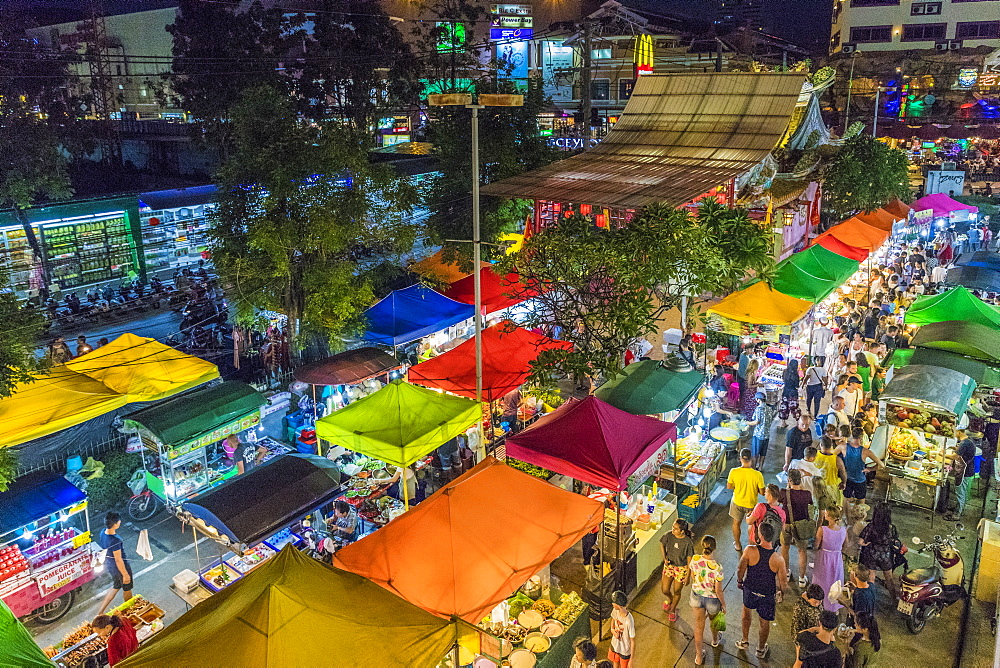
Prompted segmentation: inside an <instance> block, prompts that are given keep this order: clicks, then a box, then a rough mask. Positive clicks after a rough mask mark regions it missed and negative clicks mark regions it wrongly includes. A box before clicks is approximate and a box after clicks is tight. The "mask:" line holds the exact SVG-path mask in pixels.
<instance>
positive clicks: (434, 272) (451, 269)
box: [410, 251, 490, 285]
mask: <svg viewBox="0 0 1000 668" xmlns="http://www.w3.org/2000/svg"><path fill="white" fill-rule="evenodd" d="M479 266H480V267H488V266H490V264H489V262H480V263H479ZM410 271H412V272H413V273H415V274H418V275H420V276H423V277H424V278H426V279H429V280H431V281H437V282H440V283H446V284H449V285H450V284H451V283H454V282H455V281H458V280H461V279H463V278H465V277H466V276H471V275H472V272H471V271H462V268H461V267H460V266H459V265H458V263H455V262H447V261H445V259H444V251H438V252H437V253H434V255H431V256H429V257H425V258H424V259H423V260H420V261H419V262H414V263H413V264H411V265H410Z"/></svg>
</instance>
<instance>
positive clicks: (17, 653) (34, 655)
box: [0, 601, 56, 668]
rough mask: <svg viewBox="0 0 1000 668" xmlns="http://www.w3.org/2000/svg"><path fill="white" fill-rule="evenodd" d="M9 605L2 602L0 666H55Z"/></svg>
mask: <svg viewBox="0 0 1000 668" xmlns="http://www.w3.org/2000/svg"><path fill="white" fill-rule="evenodd" d="M55 665H56V664H54V663H53V662H52V661H50V660H49V658H48V657H47V656H45V652H43V651H42V650H41V649H40V648H39V647H38V645H36V644H35V641H34V640H33V639H32V638H31V634H30V633H28V629H26V628H24V624H22V623H21V622H20V621H19V620H18V619H17V617H15V616H14V613H13V612H11V611H10V608H8V607H7V605H6V604H5V603H4V602H3V601H0V666H18V668H21V667H22V666H23V667H24V668H34V667H35V666H45V668H51V667H52V666H55Z"/></svg>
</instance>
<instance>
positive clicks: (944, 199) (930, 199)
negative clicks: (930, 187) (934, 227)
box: [910, 193, 979, 218]
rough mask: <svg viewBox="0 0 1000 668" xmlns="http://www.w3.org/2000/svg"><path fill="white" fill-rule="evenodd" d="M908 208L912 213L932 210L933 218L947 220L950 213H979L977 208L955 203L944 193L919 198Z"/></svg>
mask: <svg viewBox="0 0 1000 668" xmlns="http://www.w3.org/2000/svg"><path fill="white" fill-rule="evenodd" d="M910 208H911V209H913V210H914V211H926V210H927V209H933V211H934V217H935V218H947V217H948V214H949V213H951V212H952V211H962V210H966V211H968V212H969V213H976V212H977V211H979V207H978V206H972V205H971V204H962V203H961V202H956V201H955V200H953V199H952V198H950V197H948V196H947V195H945V194H944V193H934V194H933V195H926V196H924V197H921V198H920V199H918V200H917V201H916V202H914V203H913V204H911V205H910Z"/></svg>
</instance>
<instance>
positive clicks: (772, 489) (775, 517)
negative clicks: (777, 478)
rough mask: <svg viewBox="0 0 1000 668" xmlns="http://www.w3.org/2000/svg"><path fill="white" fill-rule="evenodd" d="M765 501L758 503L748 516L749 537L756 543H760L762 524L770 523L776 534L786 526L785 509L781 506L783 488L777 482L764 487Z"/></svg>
mask: <svg viewBox="0 0 1000 668" xmlns="http://www.w3.org/2000/svg"><path fill="white" fill-rule="evenodd" d="M764 499H765V503H758V504H757V505H756V506H754V509H753V511H752V512H751V513H750V514H749V515H748V516H747V537H748V538H749V539H750V542H751V543H753V544H754V545H759V544H760V538H759V536H758V535H757V534H758V529H759V528H760V525H761V524H770V525H771V528H773V529H774V534H773V535H774V536H775V537H777V536H780V535H781V531H782V529H783V528H784V526H785V509H784V508H782V507H781V490H780V489H778V486H777V485H775V484H773V483H772V484H770V485H768V486H767V487H765V488H764Z"/></svg>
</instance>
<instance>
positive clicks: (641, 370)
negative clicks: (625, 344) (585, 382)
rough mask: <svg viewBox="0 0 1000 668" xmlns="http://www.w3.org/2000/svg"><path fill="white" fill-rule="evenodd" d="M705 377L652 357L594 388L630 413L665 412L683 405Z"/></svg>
mask: <svg viewBox="0 0 1000 668" xmlns="http://www.w3.org/2000/svg"><path fill="white" fill-rule="evenodd" d="M704 380H705V377H704V376H703V375H702V374H701V373H699V372H698V371H697V370H695V369H692V368H690V367H686V369H685V370H681V369H672V368H670V366H669V364H667V363H664V362H659V361H656V360H646V361H645V362H636V363H635V364H629V365H628V366H627V367H625V369H624V371H622V372H621V373H619V374H618V375H616V376H615V377H614V378H612V379H611V380H609V381H608V382H606V383H604V384H603V385H601V386H600V387H599V388H597V390H595V391H594V396H596V397H597V398H598V399H600V400H601V401H604V402H606V403H609V404H611V405H612V406H614V407H615V408H617V409H619V410H623V411H625V412H626V413H632V414H633V415H649V414H651V413H666V412H668V411H675V410H678V409H680V408H683V407H684V404H686V403H687V401H688V399H690V398H691V397H692V396H693V395H694V393H695V392H697V391H698V388H699V387H701V385H702V383H703V382H704Z"/></svg>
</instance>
